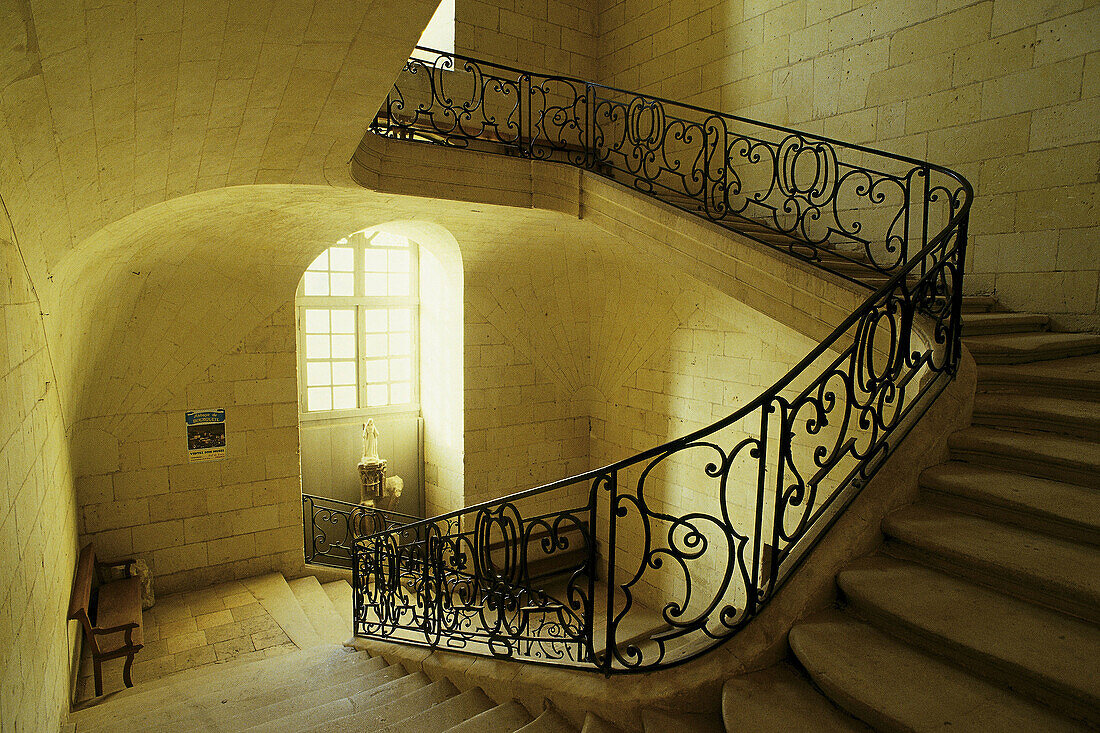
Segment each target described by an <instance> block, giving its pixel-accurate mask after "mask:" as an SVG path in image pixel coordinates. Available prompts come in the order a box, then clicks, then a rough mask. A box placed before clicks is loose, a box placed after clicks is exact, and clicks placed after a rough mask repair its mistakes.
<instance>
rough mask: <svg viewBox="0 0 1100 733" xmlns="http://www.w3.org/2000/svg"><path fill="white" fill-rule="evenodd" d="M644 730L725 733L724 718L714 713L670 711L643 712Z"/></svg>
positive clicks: (646, 710) (657, 732)
mask: <svg viewBox="0 0 1100 733" xmlns="http://www.w3.org/2000/svg"><path fill="white" fill-rule="evenodd" d="M642 730H643V731H645V733H666V732H667V731H674V730H680V731H691V733H725V726H724V725H722V718H721V717H720V716H719V715H716V714H713V713H709V714H708V713H686V712H672V711H668V710H654V709H652V708H646V709H643V710H642Z"/></svg>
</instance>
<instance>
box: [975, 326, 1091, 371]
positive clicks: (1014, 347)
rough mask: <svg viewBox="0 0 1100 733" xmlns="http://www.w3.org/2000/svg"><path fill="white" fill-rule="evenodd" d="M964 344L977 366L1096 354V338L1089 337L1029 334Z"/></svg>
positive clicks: (990, 338) (986, 337)
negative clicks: (986, 362)
mask: <svg viewBox="0 0 1100 733" xmlns="http://www.w3.org/2000/svg"><path fill="white" fill-rule="evenodd" d="M964 343H965V344H966V348H967V349H969V350H970V353H971V354H972V355H973V356H974V358H975V360H977V361H978V362H979V363H981V362H982V361H984V360H996V359H998V358H1011V359H1018V360H1026V359H1034V360H1037V361H1038V360H1042V359H1050V358H1059V357H1061V356H1076V355H1084V354H1089V353H1093V352H1096V351H1100V336H1097V335H1096V334H1089V333H1051V332H1049V331H1029V332H1024V333H1006V334H996V335H984V336H967V337H966V338H965V339H964Z"/></svg>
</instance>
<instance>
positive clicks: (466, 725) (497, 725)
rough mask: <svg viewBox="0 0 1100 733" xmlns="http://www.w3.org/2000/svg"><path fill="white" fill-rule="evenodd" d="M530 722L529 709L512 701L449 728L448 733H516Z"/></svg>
mask: <svg viewBox="0 0 1100 733" xmlns="http://www.w3.org/2000/svg"><path fill="white" fill-rule="evenodd" d="M530 722H531V714H530V713H528V712H527V708H525V707H523V706H522V705H520V704H519V703H518V702H516V701H515V700H511V701H509V702H506V703H501V704H500V705H496V706H494V707H491V708H489V709H488V710H486V711H485V712H483V713H478V714H477V715H475V716H474V717H472V718H470V719H468V720H466V721H465V722H463V723H459V724H458V725H456V726H452V727H451V728H448V729H447V733H484V731H493V733H498V732H499V733H515V731H517V730H520V729H521V728H522V727H523V726H525V725H527V724H528V723H530Z"/></svg>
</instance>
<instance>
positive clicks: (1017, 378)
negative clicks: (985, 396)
mask: <svg viewBox="0 0 1100 733" xmlns="http://www.w3.org/2000/svg"><path fill="white" fill-rule="evenodd" d="M1006 383H1007V384H1012V383H1018V384H1020V385H1021V386H1023V387H1025V388H1026V389H1028V390H1034V389H1035V387H1036V386H1038V385H1044V386H1051V387H1055V388H1059V387H1060V388H1064V389H1073V390H1075V391H1084V392H1086V393H1091V394H1093V395H1095V397H1096V398H1100V354H1090V355H1088V356H1077V357H1071V358H1068V359H1056V360H1051V361H1038V362H1032V363H1028V364H982V365H980V366H979V367H978V389H979V390H981V389H983V388H986V387H988V386H989V385H991V384H1006Z"/></svg>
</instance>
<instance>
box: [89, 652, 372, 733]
mask: <svg viewBox="0 0 1100 733" xmlns="http://www.w3.org/2000/svg"><path fill="white" fill-rule="evenodd" d="M368 659H370V656H369V655H361V654H357V653H355V652H353V651H351V650H349V649H345V648H343V647H315V648H313V649H309V650H305V651H300V652H294V653H291V654H285V655H282V656H279V657H274V658H271V659H262V660H254V661H248V662H227V663H224V664H213V665H204V666H202V667H197V668H195V669H190V670H187V671H184V672H179V673H177V674H174V675H168V676H166V677H162V678H160V679H157V680H153V681H152V682H149V683H146V684H144V685H139V686H135V687H132V688H130V689H128V690H124V691H122V692H120V693H117V694H114V695H112V696H111V698H110V700H104V701H103V702H104V703H109V704H102V703H101V704H99V705H95V706H93V707H90V708H85V709H83V710H78V711H74V712H73V713H72V714H71V720H73V721H74V722H76V723H77V729H78V730H90V729H91V728H92V726H95V725H98V724H99V723H101V722H104V721H106V722H108V723H111V722H112V721H114V720H116V719H122V718H129V717H133V718H134V720H135V721H136V720H140V719H142V718H141V717H140V716H142V715H145V716H151V717H157V716H160V715H163V714H164V713H165V712H166V711H172V710H183V709H187V708H197V707H201V706H202V705H203V704H206V703H207V702H209V700H210V699H211V698H218V700H219V702H220V700H221V699H233V700H243V699H247V698H248V697H250V696H254V695H258V694H262V693H264V692H266V691H268V690H270V689H271V688H272V686H273V685H275V686H282V685H293V684H295V683H299V682H302V681H305V680H308V679H311V678H315V677H319V676H323V675H328V674H331V673H333V672H335V671H339V670H341V669H343V668H345V667H354V666H357V665H360V664H362V663H364V662H365V661H366V660H368ZM227 691H229V693H230V696H229V697H228V698H227V697H226V695H227Z"/></svg>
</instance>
